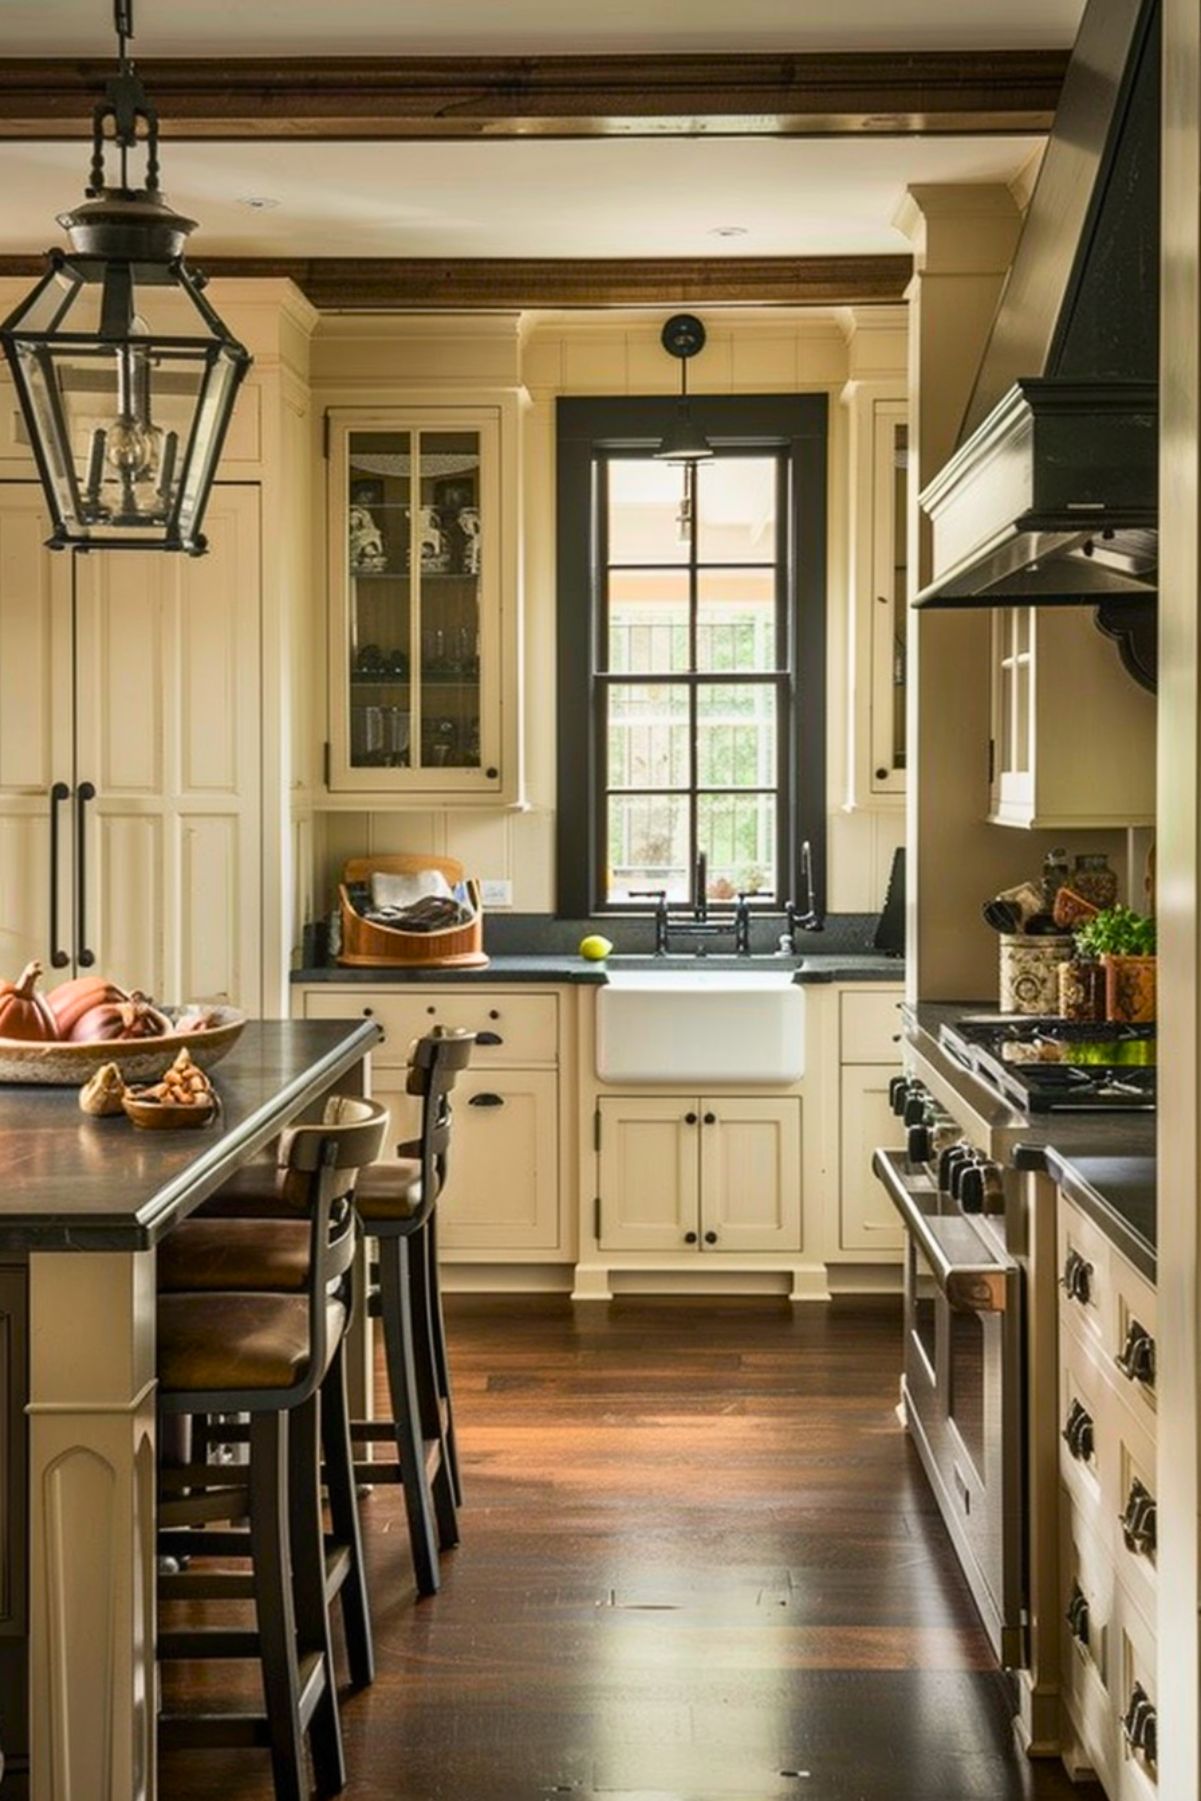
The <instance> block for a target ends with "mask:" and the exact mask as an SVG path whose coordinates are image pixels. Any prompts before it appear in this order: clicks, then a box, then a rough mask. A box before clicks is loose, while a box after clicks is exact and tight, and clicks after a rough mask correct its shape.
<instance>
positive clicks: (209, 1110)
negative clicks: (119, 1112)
mask: <svg viewBox="0 0 1201 1801" xmlns="http://www.w3.org/2000/svg"><path fill="white" fill-rule="evenodd" d="M121 1105H122V1107H124V1109H125V1112H126V1115H127V1116H128V1118H129V1119H131V1120H132V1121H133V1123H134V1125H135V1126H139V1127H140V1128H141V1130H142V1131H143V1132H179V1131H187V1130H188V1129H189V1128H190V1129H191V1130H193V1131H195V1130H196V1128H197V1127H198V1126H207V1125H210V1124H211V1123H212V1121H213V1120H214V1119H216V1117H217V1098H216V1096H215V1095H209V1096H208V1098H207V1099H206V1100H204V1101H197V1102H196V1103H195V1104H194V1105H193V1106H191V1107H185V1106H184V1105H182V1103H181V1102H179V1101H151V1100H144V1099H143V1098H142V1097H141V1095H139V1094H138V1093H137V1092H136V1090H135V1092H134V1093H133V1094H124V1095H122V1096H121Z"/></svg>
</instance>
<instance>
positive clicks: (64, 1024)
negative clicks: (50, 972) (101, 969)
mask: <svg viewBox="0 0 1201 1801" xmlns="http://www.w3.org/2000/svg"><path fill="white" fill-rule="evenodd" d="M128 999H129V996H128V995H127V994H126V992H125V990H124V988H118V987H117V984H116V983H115V982H108V981H106V980H105V979H104V977H103V976H78V977H77V978H76V980H75V981H73V982H63V983H62V984H61V985H60V986H59V987H57V988H53V989H51V991H50V993H49V994H48V995H47V996H46V1000H47V1004H48V1005H49V1008H50V1011H51V1013H53V1015H54V1018H55V1022H56V1024H57V1026H58V1031H59V1036H60V1037H62V1038H72V1037H74V1035H75V1028H76V1026H77V1025H78V1024H79V1022H80V1020H81V1019H82V1018H83V1016H84V1014H85V1013H90V1012H91V1010H92V1008H93V1007H100V1006H105V1005H107V1004H109V1003H111V1002H116V1001H127V1000H128Z"/></svg>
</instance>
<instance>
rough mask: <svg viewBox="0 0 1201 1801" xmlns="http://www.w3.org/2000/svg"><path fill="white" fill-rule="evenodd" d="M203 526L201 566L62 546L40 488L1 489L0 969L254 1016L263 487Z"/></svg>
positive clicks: (219, 504) (224, 502)
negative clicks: (93, 975)
mask: <svg viewBox="0 0 1201 1801" xmlns="http://www.w3.org/2000/svg"><path fill="white" fill-rule="evenodd" d="M207 523H208V525H209V538H210V543H211V546H212V548H211V550H210V552H209V554H208V555H207V556H205V557H201V558H190V557H183V556H172V555H167V554H166V553H162V554H157V555H151V554H148V553H146V552H140V553H135V552H118V551H111V552H104V553H103V554H95V555H90V556H79V557H75V558H72V557H70V556H68V555H65V554H62V553H59V554H57V555H56V554H53V553H50V552H45V551H43V550H41V548H40V544H41V539H42V538H43V537H44V536H45V532H46V521H45V515H44V511H43V506H42V500H41V494H40V491H39V490H38V489H37V488H36V486H34V485H33V484H26V483H6V484H0V658H2V660H3V668H4V672H5V681H4V684H3V690H4V694H3V699H0V835H2V838H3V840H4V849H5V855H4V875H3V877H2V878H0V882H2V884H3V886H2V887H0V935H2V938H3V943H4V949H5V962H6V972H7V965H8V963H9V962H12V963H14V964H15V963H17V962H19V961H20V960H21V958H22V957H25V956H28V955H38V956H40V957H41V959H42V960H43V962H44V963H45V964H46V965H47V973H48V975H50V976H51V977H52V978H53V975H54V974H57V976H58V978H59V979H61V978H62V977H64V976H68V975H70V974H71V973H73V971H74V970H75V969H76V968H93V967H94V968H96V969H98V970H100V971H103V973H105V974H107V975H111V976H112V977H113V978H114V979H115V980H117V981H120V982H125V983H128V984H129V985H130V986H134V985H136V986H138V987H141V988H145V989H146V990H148V991H149V992H152V993H154V994H156V995H159V996H162V997H164V998H166V999H169V1000H191V999H213V1000H218V999H220V1000H230V1001H233V1002H236V1003H237V1004H239V1005H241V1006H244V1007H246V1008H247V1009H248V1010H250V1011H252V1012H255V1011H257V1010H258V1008H259V1005H260V949H259V940H260V935H261V921H260V917H259V912H260V892H261V870H260V859H261V855H262V844H261V829H260V809H261V790H262V780H261V771H260V746H259V730H258V718H259V584H260V569H259V495H258V489H257V488H255V487H239V486H226V487H219V488H217V489H216V490H215V491H214V494H213V498H212V501H211V503H210V508H209V514H208V521H207ZM17 668H24V669H25V670H26V672H27V677H28V679H27V680H25V681H23V682H18V681H16V680H14V679H13V677H12V673H11V672H12V671H13V670H15V669H17Z"/></svg>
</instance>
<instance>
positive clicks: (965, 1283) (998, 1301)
mask: <svg viewBox="0 0 1201 1801" xmlns="http://www.w3.org/2000/svg"><path fill="white" fill-rule="evenodd" d="M904 1156H905V1153H904V1152H903V1151H877V1152H876V1153H875V1155H874V1156H873V1157H872V1169H873V1170H874V1172H875V1174H876V1176H877V1178H878V1180H879V1181H881V1182H882V1183H883V1184H884V1189H885V1192H886V1194H887V1195H888V1198H889V1200H890V1201H891V1202H892V1204H893V1206H894V1207H895V1208H896V1210H897V1212H898V1213H899V1214H900V1216H901V1220H902V1223H903V1225H904V1227H905V1230H906V1231H907V1232H908V1233H909V1235H910V1237H911V1238H912V1239H913V1240H914V1242H915V1243H916V1245H917V1247H918V1249H919V1250H920V1251H921V1253H922V1255H923V1256H924V1257H925V1259H926V1262H927V1263H928V1264H929V1265H930V1268H931V1270H932V1271H933V1273H934V1279H935V1281H936V1282H937V1283H938V1286H939V1289H940V1290H941V1292H942V1293H943V1294H944V1295H945V1296H946V1298H947V1301H948V1303H949V1304H950V1305H951V1306H952V1307H953V1308H954V1309H955V1311H956V1312H957V1313H1005V1312H1006V1311H1007V1310H1008V1308H1009V1306H1010V1304H1011V1295H1012V1287H1011V1277H1012V1275H1013V1266H1012V1264H1006V1263H992V1262H988V1261H981V1262H975V1261H972V1262H961V1261H959V1260H957V1259H956V1258H954V1257H952V1256H951V1255H950V1253H949V1252H948V1250H947V1247H946V1245H945V1244H944V1243H943V1241H942V1239H941V1238H940V1236H939V1234H938V1232H937V1231H936V1230H935V1229H934V1225H933V1224H932V1223H931V1220H930V1218H929V1216H928V1215H927V1214H925V1213H923V1211H922V1209H921V1207H920V1206H919V1205H918V1202H917V1198H916V1195H915V1194H914V1191H913V1189H912V1188H911V1186H910V1185H909V1184H908V1183H907V1182H906V1181H905V1179H904V1176H903V1174H902V1172H901V1170H899V1169H898V1168H897V1162H902V1161H903V1160H904ZM894 1160H895V1161H894ZM945 1217H946V1218H947V1219H948V1221H949V1220H951V1219H952V1218H953V1216H951V1215H947V1216H945ZM963 1223H964V1224H965V1225H966V1221H964V1222H963ZM969 1230H970V1228H969Z"/></svg>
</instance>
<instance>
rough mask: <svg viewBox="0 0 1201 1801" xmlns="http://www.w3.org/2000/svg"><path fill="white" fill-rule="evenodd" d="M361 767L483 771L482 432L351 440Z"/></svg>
mask: <svg viewBox="0 0 1201 1801" xmlns="http://www.w3.org/2000/svg"><path fill="white" fill-rule="evenodd" d="M346 471H347V483H348V492H347V515H346V517H347V555H348V559H349V569H348V575H349V596H350V608H349V628H350V630H349V648H348V656H349V671H348V677H349V683H350V746H349V751H350V766H351V768H353V769H372V768H376V769H478V768H479V767H480V763H481V743H480V739H481V730H480V723H481V687H480V602H481V570H482V553H483V530H484V529H485V524H484V520H483V513H482V506H481V442H480V433H479V431H478V430H468V429H464V430H459V431H436V430H416V429H407V430H393V431H378V430H376V431H366V430H364V431H357V430H352V431H351V432H350V433H349V434H348V439H347V460H346Z"/></svg>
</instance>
